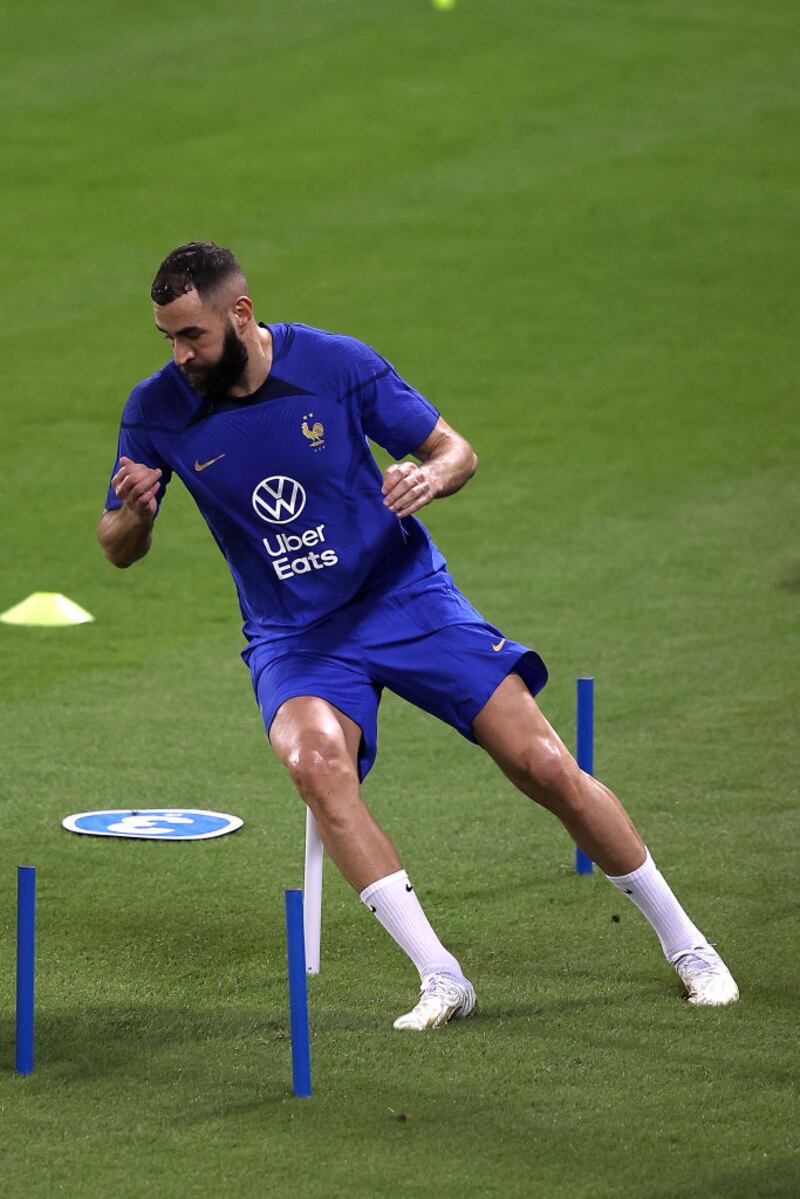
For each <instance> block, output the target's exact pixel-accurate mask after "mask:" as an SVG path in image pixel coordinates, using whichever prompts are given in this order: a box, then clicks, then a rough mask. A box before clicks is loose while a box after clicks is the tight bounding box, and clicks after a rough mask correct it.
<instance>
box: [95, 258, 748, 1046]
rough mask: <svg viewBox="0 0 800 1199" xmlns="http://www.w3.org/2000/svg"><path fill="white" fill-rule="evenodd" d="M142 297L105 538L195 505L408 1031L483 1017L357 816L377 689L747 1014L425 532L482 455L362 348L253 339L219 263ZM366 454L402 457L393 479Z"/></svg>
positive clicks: (327, 340) (694, 986)
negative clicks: (160, 342)
mask: <svg viewBox="0 0 800 1199" xmlns="http://www.w3.org/2000/svg"><path fill="white" fill-rule="evenodd" d="M150 294H151V297H152V300H153V312H154V316H155V323H156V327H157V328H158V329H159V330H160V332H161V333H162V335H163V336H164V337H165V338H166V340H167V342H168V343H169V346H170V349H171V351H172V359H171V361H170V362H169V363H167V365H166V366H164V367H163V368H162V369H161V370H159V371H157V372H156V374H154V375H152V376H151V377H150V378H149V379H145V380H144V381H143V382H141V383H139V384H138V385H137V386H136V387H135V388H134V389H133V391H132V393H131V396H130V398H129V400H128V402H127V404H126V405H125V409H124V411H123V414H122V424H121V429H120V434H119V446H118V454H117V462H116V466H115V468H114V471H113V474H112V478H111V483H110V487H109V491H108V499H107V502H106V508H105V511H104V512H103V514H102V516H101V517H100V520H99V523H98V537H99V540H100V543H101V545H102V547H103V551H104V553H105V555H106V557H107V558H108V559H109V561H110V562H112V563H113V564H114V565H115V566H118V567H127V566H130V565H131V563H133V562H136V561H137V560H138V559H139V558H142V557H143V556H144V555H145V554H146V553H147V552H148V550H149V549H150V544H151V539H152V534H153V525H154V522H155V519H156V516H157V513H158V511H159V507H160V505H161V501H162V499H163V497H164V492H165V491H166V488H167V486H168V484H169V481H170V479H171V477H172V475H173V474H177V475H178V476H179V478H180V479H181V480H182V481H183V483H184V484H185V486H186V487H187V488H188V490H189V491H190V492H191V494H192V496H193V497H194V500H195V502H196V503H197V506H198V508H199V509H200V511H201V513H202V515H203V517H204V519H205V521H206V523H207V525H208V527H209V530H210V531H211V535H212V536H213V538H214V540H215V541H216V543H217V545H218V546H219V548H220V550H221V551H222V553H223V554H224V556H225V559H226V561H227V563H228V566H229V567H230V571H231V574H232V575H233V579H234V582H235V584H236V588H237V592H238V596H239V603H240V606H241V611H242V616H243V618H244V629H243V631H244V635H245V638H246V640H247V646H246V648H245V649H244V651H243V653H242V657H243V658H244V660H245V662H246V663H247V665H248V666H249V668H250V671H251V674H252V680H253V688H254V691H255V695H256V699H257V702H258V704H259V707H260V709H261V713H262V716H263V719H264V725H265V728H266V732H267V737H268V739H269V741H270V743H271V745H272V748H273V749H274V751H275V753H276V754H277V755H278V758H279V759H280V761H281V762H282V763H283V765H284V766H285V767H286V769H287V771H288V773H289V775H290V777H291V780H292V782H293V784H294V786H295V787H296V789H297V791H298V792H299V794H300V795H301V797H302V798H303V800H304V801H305V803H306V804H308V806H309V807H310V808H311V810H312V811H313V813H314V815H315V817H316V820H317V824H318V826H319V830H320V833H321V836H322V839H323V842H324V844H325V847H326V849H327V851H328V853H329V855H330V857H331V858H332V859H333V861H334V862H335V863H336V865H337V866H338V868H339V869H340V870H341V872H342V874H343V875H344V877H345V878H346V879H347V881H348V882H349V883H350V884H351V886H353V887H354V888H355V890H356V891H357V892H358V893H359V895H360V896H361V899H362V900H363V902H364V903H365V904H366V905H367V907H368V908H369V909H370V911H372V912H374V914H375V916H376V917H377V919H378V920H379V921H380V923H381V924H382V925H383V927H384V928H385V929H386V931H387V932H388V933H389V934H390V936H392V937H393V938H394V940H395V941H396V942H397V944H398V945H399V946H400V948H401V949H403V950H404V951H405V953H406V954H407V955H408V956H409V958H410V959H411V960H412V962H413V963H414V965H415V966H416V968H417V970H418V971H419V975H420V979H421V988H420V998H419V1001H418V1002H417V1004H416V1006H415V1007H413V1009H412V1010H411V1011H409V1012H407V1013H406V1014H405V1015H402V1016H400V1017H398V1019H396V1020H395V1022H394V1027H395V1028H398V1029H425V1028H436V1027H438V1026H439V1025H442V1024H445V1023H447V1022H448V1021H449V1020H451V1019H453V1018H457V1017H465V1016H469V1015H471V1014H472V1012H473V1010H474V1008H475V992H474V990H473V988H472V985H471V983H470V982H469V981H468V979H467V978H466V976H465V974H464V971H463V970H462V967H461V963H460V962H459V961H458V960H457V959H456V958H455V957H454V956H453V955H452V954H451V953H450V952H448V950H447V949H446V948H445V946H444V945H443V944H442V942H441V941H440V940H439V938H438V936H437V935H436V933H435V932H434V930H433V928H432V927H431V924H430V923H429V921H428V919H427V917H426V915H425V913H424V911H423V909H422V906H421V904H420V902H419V899H418V897H417V895H416V894H415V892H414V889H413V887H412V885H411V883H410V882H409V879H408V875H407V874H406V872H405V871H404V870H403V866H402V863H401V862H400V859H399V857H398V855H397V851H396V849H395V847H394V845H393V844H392V842H391V841H390V839H389V837H388V836H387V835H386V833H385V832H384V831H383V829H382V828H381V827H380V825H378V823H377V822H376V820H375V819H374V817H373V816H372V814H371V813H370V811H369V809H368V808H367V807H366V805H365V804H364V802H363V800H362V798H361V793H360V786H359V784H360V783H361V781H363V779H364V778H365V777H366V775H367V772H368V771H369V770H370V768H371V766H372V764H373V762H374V760H375V755H376V751H377V746H376V733H377V712H378V704H379V702H380V698H381V692H382V690H383V688H384V687H388V688H390V689H391V690H392V691H394V692H395V693H396V694H398V695H400V696H402V697H403V698H404V699H406V700H408V701H409V702H410V703H413V704H416V705H417V706H418V707H420V708H423V709H424V710H425V711H427V712H431V713H432V714H433V715H435V716H438V717H439V718H440V719H441V720H444V721H446V722H447V723H448V724H450V725H452V726H453V727H454V728H456V729H458V731H459V732H460V733H461V734H462V735H463V736H464V737H466V738H467V740H469V741H472V742H477V743H478V744H479V745H480V746H482V747H483V749H484V750H485V751H486V752H487V753H488V754H490V755H491V757H492V758H493V759H494V760H495V762H496V763H497V765H498V766H499V767H500V769H501V770H502V771H503V773H504V774H505V775H506V777H507V778H508V779H509V780H510V781H511V782H512V783H513V784H514V786H516V787H517V788H518V789H519V790H520V791H522V792H523V793H524V794H525V795H527V796H530V798H531V799H533V800H534V801H535V802H537V803H539V804H542V805H543V806H544V807H546V808H547V809H548V810H549V811H551V812H553V813H554V814H555V815H556V816H557V817H558V818H559V820H561V822H562V823H563V824H564V826H565V827H566V829H567V830H568V832H569V833H570V834H571V836H572V837H573V839H574V840H575V841H576V842H577V844H578V845H579V846H580V847H581V849H583V850H584V852H585V853H587V854H588V855H589V857H590V858H591V859H592V860H593V861H594V862H596V863H597V864H598V866H599V867H600V869H601V870H602V871H603V872H604V873H605V874H606V875H607V876H608V878H609V880H610V881H611V882H612V883H613V884H614V886H615V887H617V888H619V890H620V891H622V892H623V893H624V894H626V895H629V896H630V898H631V900H632V901H633V902H634V903H635V904H636V906H637V907H638V908H639V910H640V911H641V912H642V914H643V915H644V916H645V917H646V919H647V920H648V921H649V922H650V924H651V925H652V927H653V929H654V930H655V932H656V935H657V936H658V939H659V941H660V942H661V947H662V949H663V951H664V955H665V956H666V958H667V961H668V962H669V963H670V964H671V965H672V966H674V968H675V969H676V970H677V972H678V974H679V976H680V978H681V979H682V981H683V983H684V986H685V990H686V993H687V997H688V1000H689V1002H690V1003H694V1004H727V1003H732V1002H734V1001H735V1000H736V999H737V998H738V994H739V993H738V990H737V987H736V983H735V982H734V980H733V978H732V977H731V974H730V972H729V971H728V969H727V967H726V966H725V964H724V962H723V961H722V959H721V958H720V956H719V955H718V954H717V952H716V950H715V949H714V948H713V947H712V946H711V945H710V944H709V942H708V941H707V940H706V938H705V936H704V935H703V933H702V932H700V930H699V929H698V928H697V927H696V925H694V924H693V923H692V921H691V920H690V919H689V917H688V916H687V915H686V913H685V912H684V910H683V908H682V907H681V905H680V904H679V903H678V901H677V899H676V898H675V896H674V895H673V893H672V891H671V890H670V888H669V886H668V885H667V883H666V881H665V879H664V877H663V876H662V875H661V874H660V872H659V871H658V869H657V867H656V865H655V863H654V861H653V859H652V858H651V856H650V854H649V853H648V851H647V849H646V847H645V845H644V844H643V842H642V840H641V838H640V837H639V834H638V833H637V831H636V829H635V828H634V826H633V823H632V822H631V820H630V818H629V817H628V815H627V813H626V812H625V810H624V808H623V807H622V805H621V803H620V802H619V800H618V799H617V797H616V796H615V795H614V794H613V793H612V792H611V791H610V790H609V789H608V788H607V787H605V786H603V784H602V783H600V782H598V781H597V780H596V779H594V778H592V777H591V776H589V775H587V774H585V773H583V772H582V771H581V770H580V769H579V767H578V765H577V763H576V762H575V760H574V759H573V758H572V756H571V755H570V753H569V752H568V751H567V749H566V747H565V746H564V744H563V742H562V741H561V739H560V738H559V737H558V735H557V733H556V732H555V730H554V729H553V728H552V727H551V725H550V724H548V722H547V720H546V719H545V717H544V716H543V715H542V712H541V711H540V709H539V707H538V705H537V703H536V701H535V699H534V696H536V695H537V694H538V692H539V691H540V690H541V689H542V687H544V685H545V682H546V681H547V671H546V668H545V666H544V663H543V662H542V660H541V658H540V657H539V655H538V654H537V653H536V652H535V650H533V649H531V648H529V647H528V646H526V645H522V644H520V643H519V642H517V641H514V640H513V639H512V638H511V637H509V636H508V635H507V634H506V633H505V632H503V631H502V630H501V629H498V628H495V626H494V625H492V624H490V623H489V622H488V621H486V620H485V619H484V618H483V616H482V615H481V614H480V613H479V612H478V611H476V609H475V608H474V607H473V606H472V605H471V604H470V603H469V601H468V600H467V599H466V598H465V597H464V596H463V595H462V594H461V592H460V591H459V590H458V588H457V586H456V584H455V582H454V581H453V579H452V577H451V575H450V574H449V572H448V570H447V567H446V564H445V560H444V558H443V557H442V555H441V553H440V551H439V550H438V548H437V547H436V546H435V545H434V543H433V542H432V540H431V538H430V536H429V534H428V532H427V530H426V528H425V526H424V525H423V524H422V523H421V522H420V521H419V520H417V519H416V517H415V515H414V514H415V513H416V512H418V511H419V510H420V509H421V508H423V507H424V506H425V505H426V504H429V503H431V501H432V500H435V499H439V498H441V497H442V496H448V495H452V494H453V493H454V492H456V491H458V490H459V488H461V487H463V486H464V484H465V483H466V482H467V481H468V480H469V479H470V478H471V476H472V475H473V474H474V472H475V468H476V465H477V459H476V456H475V453H474V452H473V450H472V448H471V447H470V445H469V444H468V443H467V442H466V441H465V440H464V438H463V437H461V436H460V435H459V434H458V433H457V432H456V431H455V430H454V429H453V428H452V427H451V426H450V425H449V424H448V423H447V421H446V420H445V419H444V418H443V417H442V416H440V414H439V412H438V411H437V409H436V408H434V407H433V405H431V404H430V403H429V402H428V401H427V400H426V399H424V398H423V397H422V396H421V395H420V394H419V392H417V391H415V390H414V388H413V387H411V386H410V384H408V383H406V382H405V381H404V380H403V379H402V378H401V377H400V376H399V375H398V373H397V371H396V370H395V369H394V367H393V366H392V365H391V364H390V363H389V362H387V361H386V360H385V359H384V358H382V357H381V356H380V354H378V353H376V352H375V350H372V349H370V348H369V347H368V346H366V345H364V344H363V343H362V342H359V341H356V340H355V339H354V338H352V337H345V336H340V335H337V334H332V333H326V332H323V331H322V330H320V329H313V328H310V327H309V326H307V325H302V324H263V323H260V322H257V321H256V320H255V319H254V316H253V305H252V301H251V299H250V297H249V294H248V287H247V283H246V281H245V277H244V275H243V273H242V270H241V267H240V266H239V264H238V262H237V261H236V259H235V258H234V257H233V255H232V254H231V253H230V251H228V250H224V249H221V248H220V247H218V246H216V245H214V244H213V243H198V242H193V243H190V244H189V245H185V246H181V247H179V248H178V249H177V250H174V251H173V252H172V253H171V254H169V255H168V257H167V258H166V259H165V260H164V262H163V263H162V264H161V266H160V267H159V270H158V273H157V275H156V277H155V280H154V282H153V286H152V289H151V293H150ZM367 438H371V439H372V440H373V441H375V442H376V443H377V444H378V445H381V446H383V447H384V448H385V449H386V450H388V452H389V453H390V454H391V456H392V457H393V458H394V459H396V460H403V461H396V462H395V463H394V464H392V465H391V466H389V467H388V468H387V469H386V470H385V471H383V473H381V470H380V469H379V467H378V465H377V463H376V462H375V459H374V458H373V456H372V454H371V452H370V449H369V445H368V441H367ZM409 454H410V455H412V456H413V457H414V458H415V459H416V462H411V461H407V460H404V459H407V456H408V455H409Z"/></svg>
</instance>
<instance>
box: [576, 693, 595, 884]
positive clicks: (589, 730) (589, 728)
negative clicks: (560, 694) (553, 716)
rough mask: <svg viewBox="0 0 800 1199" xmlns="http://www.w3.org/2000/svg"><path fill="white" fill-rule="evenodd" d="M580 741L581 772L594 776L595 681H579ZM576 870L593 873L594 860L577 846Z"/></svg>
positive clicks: (578, 743)
mask: <svg viewBox="0 0 800 1199" xmlns="http://www.w3.org/2000/svg"><path fill="white" fill-rule="evenodd" d="M577 723H578V741H577V754H576V756H577V759H578V765H579V766H580V768H581V770H584V771H585V772H586V773H587V774H594V679H592V678H583V679H578V715H577ZM575 870H576V871H577V873H578V874H591V873H592V859H591V858H590V857H587V856H586V854H585V853H584V852H583V850H582V849H581V848H580V846H578V845H576V846H575Z"/></svg>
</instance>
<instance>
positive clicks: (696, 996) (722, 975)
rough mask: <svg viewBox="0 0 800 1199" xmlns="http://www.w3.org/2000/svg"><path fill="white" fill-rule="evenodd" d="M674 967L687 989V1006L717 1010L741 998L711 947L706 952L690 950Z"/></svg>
mask: <svg viewBox="0 0 800 1199" xmlns="http://www.w3.org/2000/svg"><path fill="white" fill-rule="evenodd" d="M674 966H675V969H676V970H677V971H678V974H679V975H680V977H681V980H682V982H683V985H684V986H685V987H686V1002H687V1003H694V1004H698V1005H700V1004H702V1005H704V1006H706V1007H717V1006H722V1005H723V1004H725V1003H735V1002H736V1000H737V999H738V998H739V988H738V987H737V986H736V983H735V982H734V979H733V975H732V974H731V972H730V970H729V969H728V967H727V966H726V965H725V963H724V962H723V960H722V958H721V957H720V956H719V954H718V953H717V951H716V949H713V948H712V947H711V946H710V945H709V947H708V948H707V949H690V950H689V952H688V953H684V954H682V955H681V956H680V957H679V958H678V960H677V961H676V962H675V963H674Z"/></svg>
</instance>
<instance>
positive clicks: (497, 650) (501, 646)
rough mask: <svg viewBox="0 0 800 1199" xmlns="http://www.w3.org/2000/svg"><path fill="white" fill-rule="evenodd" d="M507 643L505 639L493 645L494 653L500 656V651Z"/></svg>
mask: <svg viewBox="0 0 800 1199" xmlns="http://www.w3.org/2000/svg"><path fill="white" fill-rule="evenodd" d="M505 643H506V639H505V637H504V638H503V640H502V641H498V643H497V645H493V646H492V649H493V650H494V652H495V653H496V654H499V653H500V650H501V649H502V648H503V646H504V645H505Z"/></svg>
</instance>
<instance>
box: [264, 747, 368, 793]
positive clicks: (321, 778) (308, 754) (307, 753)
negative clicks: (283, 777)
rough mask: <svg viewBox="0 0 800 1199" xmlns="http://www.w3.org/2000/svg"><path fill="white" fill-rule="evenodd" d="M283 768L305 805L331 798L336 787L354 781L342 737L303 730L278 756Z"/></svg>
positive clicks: (353, 770) (352, 765)
mask: <svg viewBox="0 0 800 1199" xmlns="http://www.w3.org/2000/svg"><path fill="white" fill-rule="evenodd" d="M281 758H282V761H283V764H284V766H285V767H286V769H287V770H288V772H289V776H290V778H291V780H292V782H293V783H294V785H295V787H296V788H297V790H298V792H299V793H300V795H301V796H302V797H303V799H305V800H306V802H307V803H314V802H315V801H320V800H324V799H326V798H327V797H329V796H330V797H332V796H333V794H334V793H335V791H336V789H337V784H339V783H342V782H345V781H349V780H350V779H353V778H356V779H357V775H356V769H355V763H353V762H351V761H350V758H349V756H348V753H347V746H346V744H345V740H344V736H343V735H341V734H340V735H336V734H335V733H330V732H328V731H327V730H320V729H304V730H302V731H301V732H299V733H297V735H296V736H295V737H294V738H293V739H292V743H291V745H289V746H288V747H287V748H286V749H285V750H284V752H283V753H282V754H281Z"/></svg>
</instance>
